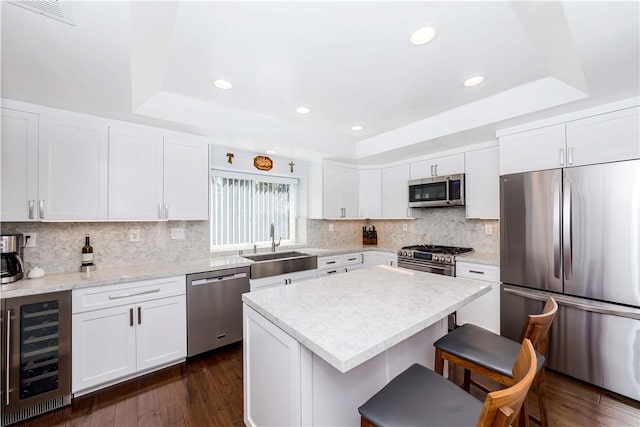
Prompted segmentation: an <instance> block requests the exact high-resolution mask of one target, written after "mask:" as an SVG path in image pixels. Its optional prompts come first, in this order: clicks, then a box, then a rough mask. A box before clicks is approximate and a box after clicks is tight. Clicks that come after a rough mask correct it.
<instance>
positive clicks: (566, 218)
mask: <svg viewBox="0 0 640 427" xmlns="http://www.w3.org/2000/svg"><path fill="white" fill-rule="evenodd" d="M563 197H564V200H563V206H562V246H563V247H562V251H563V253H564V279H565V280H570V279H571V272H572V265H571V264H572V261H573V254H572V253H571V252H572V250H573V242H572V235H573V233H572V230H571V215H572V211H571V208H572V206H571V183H570V182H568V181H567V180H566V178H565V182H564V194H563Z"/></svg>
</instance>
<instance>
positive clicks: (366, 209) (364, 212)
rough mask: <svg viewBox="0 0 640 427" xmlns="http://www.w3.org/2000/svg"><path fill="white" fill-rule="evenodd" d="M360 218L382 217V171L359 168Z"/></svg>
mask: <svg viewBox="0 0 640 427" xmlns="http://www.w3.org/2000/svg"><path fill="white" fill-rule="evenodd" d="M358 182H359V187H360V191H359V199H358V200H359V205H360V217H361V218H382V171H381V170H380V169H361V170H360V176H359V180H358Z"/></svg>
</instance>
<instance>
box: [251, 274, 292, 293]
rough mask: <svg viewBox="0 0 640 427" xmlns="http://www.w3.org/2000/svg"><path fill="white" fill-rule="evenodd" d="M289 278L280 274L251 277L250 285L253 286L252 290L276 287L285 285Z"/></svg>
mask: <svg viewBox="0 0 640 427" xmlns="http://www.w3.org/2000/svg"><path fill="white" fill-rule="evenodd" d="M287 278H288V277H287ZM287 278H285V275H283V274H280V275H278V276H272V277H264V278H262V279H251V280H249V285H250V286H251V292H253V291H257V290H258V289H267V288H275V287H276V286H284V285H285V284H286V279H287Z"/></svg>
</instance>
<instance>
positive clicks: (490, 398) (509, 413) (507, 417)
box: [477, 338, 537, 427]
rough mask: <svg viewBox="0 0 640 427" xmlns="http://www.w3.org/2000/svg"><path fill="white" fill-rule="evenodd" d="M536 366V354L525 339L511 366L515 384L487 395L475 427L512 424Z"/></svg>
mask: <svg viewBox="0 0 640 427" xmlns="http://www.w3.org/2000/svg"><path fill="white" fill-rule="evenodd" d="M536 364H537V362H536V352H535V350H534V349H533V345H532V344H531V341H529V340H528V339H526V338H525V339H524V341H523V342H522V345H521V346H520V352H519V353H518V357H517V358H516V362H515V364H514V365H513V371H512V373H513V379H514V380H516V381H517V382H516V383H515V384H514V385H512V386H511V387H509V388H505V389H503V390H498V391H493V392H491V393H489V394H487V397H486V398H485V400H484V405H483V406H482V412H480V418H479V419H478V424H477V427H507V426H509V425H511V424H512V423H513V422H514V420H515V419H516V417H517V416H518V413H519V412H520V408H521V407H522V402H523V401H524V399H525V397H526V396H527V393H528V392H529V388H530V387H531V383H532V382H533V379H534V377H535V376H536Z"/></svg>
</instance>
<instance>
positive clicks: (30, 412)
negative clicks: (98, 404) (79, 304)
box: [0, 292, 71, 426]
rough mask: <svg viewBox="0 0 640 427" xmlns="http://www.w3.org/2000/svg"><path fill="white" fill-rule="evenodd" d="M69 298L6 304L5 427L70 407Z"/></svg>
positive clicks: (61, 294) (21, 299) (52, 295)
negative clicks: (63, 407) (57, 409)
mask: <svg viewBox="0 0 640 427" xmlns="http://www.w3.org/2000/svg"><path fill="white" fill-rule="evenodd" d="M70 337H71V292H55V293H48V294H42V295H30V296H26V297H18V298H8V299H4V300H2V376H1V380H2V392H1V393H0V396H1V397H2V416H1V419H2V426H6V425H9V424H13V423H16V422H19V421H22V420H24V419H27V418H30V417H33V416H36V415H39V414H42V413H44V412H47V411H50V410H52V409H56V408H60V407H62V406H65V405H68V404H69V403H71V355H70V347H71V346H70Z"/></svg>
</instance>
